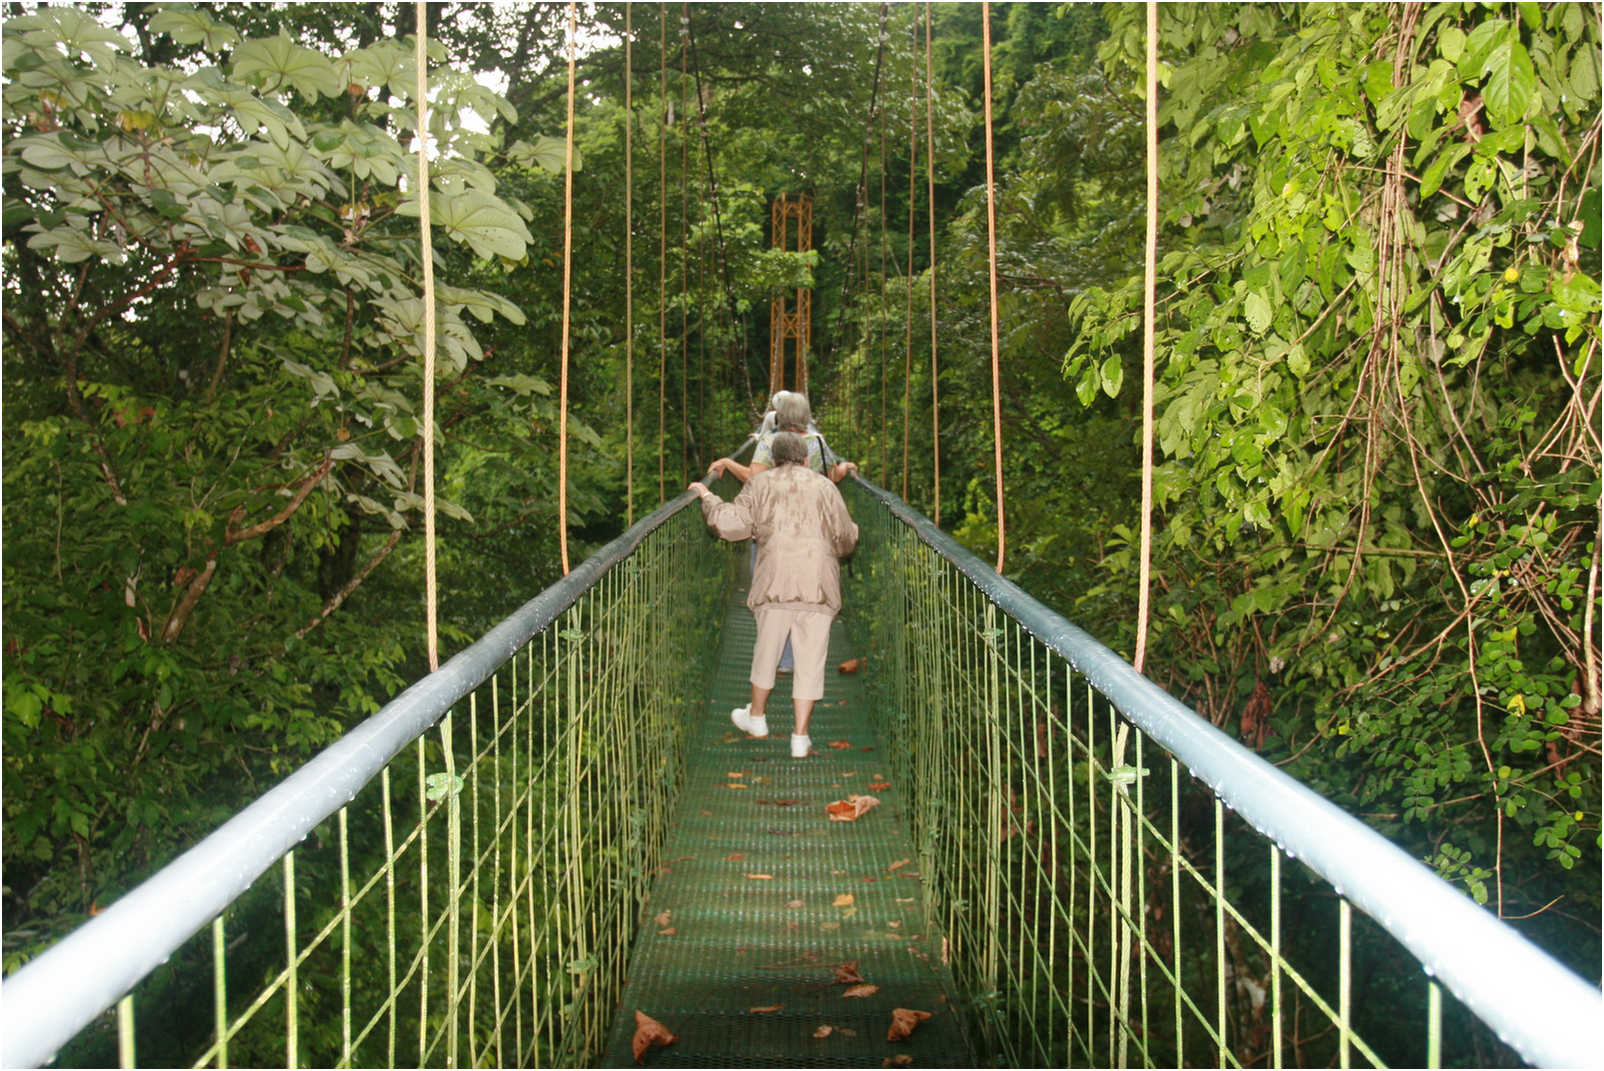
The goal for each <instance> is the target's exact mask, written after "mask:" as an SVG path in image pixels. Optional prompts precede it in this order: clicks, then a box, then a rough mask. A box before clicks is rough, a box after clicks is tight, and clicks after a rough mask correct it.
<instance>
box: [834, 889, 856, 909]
mask: <svg viewBox="0 0 1604 1071" xmlns="http://www.w3.org/2000/svg"><path fill="white" fill-rule="evenodd" d="M850 903H852V894H851V893H849V892H844V893H842V894H841V895H840V896H837V897H836V898H835V902H834V903H832V904H831V905H830V906H831V907H846V906H847V905H848V904H850Z"/></svg>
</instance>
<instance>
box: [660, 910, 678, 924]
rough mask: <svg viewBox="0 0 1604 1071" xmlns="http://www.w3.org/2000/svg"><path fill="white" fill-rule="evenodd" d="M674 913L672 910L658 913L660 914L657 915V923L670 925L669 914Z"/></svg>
mask: <svg viewBox="0 0 1604 1071" xmlns="http://www.w3.org/2000/svg"><path fill="white" fill-rule="evenodd" d="M673 914H674V912H672V911H664V912H661V913H659V914H658V916H657V918H656V920H655V921H656V922H657V924H658V925H659V926H667V925H668V920H669V916H671V915H673Z"/></svg>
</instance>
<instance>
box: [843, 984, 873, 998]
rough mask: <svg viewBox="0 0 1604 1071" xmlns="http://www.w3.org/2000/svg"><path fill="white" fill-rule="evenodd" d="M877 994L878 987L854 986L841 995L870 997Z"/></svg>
mask: <svg viewBox="0 0 1604 1071" xmlns="http://www.w3.org/2000/svg"><path fill="white" fill-rule="evenodd" d="M878 992H880V987H879V986H877V985H855V986H853V987H852V988H851V989H848V990H847V991H846V992H844V993H842V994H841V995H842V996H843V997H872V996H874V995H875V994H876V993H878Z"/></svg>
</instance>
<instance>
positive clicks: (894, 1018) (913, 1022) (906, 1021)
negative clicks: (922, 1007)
mask: <svg viewBox="0 0 1604 1071" xmlns="http://www.w3.org/2000/svg"><path fill="white" fill-rule="evenodd" d="M928 1018H930V1013H929V1012H927V1011H919V1010H918V1009H916V1008H893V1009H891V1029H890V1030H887V1031H886V1040H887V1041H906V1040H907V1038H908V1035H909V1034H912V1033H913V1028H914V1027H916V1026H918V1025H919V1024H920V1023H922V1022H924V1021H925V1020H926V1019H928Z"/></svg>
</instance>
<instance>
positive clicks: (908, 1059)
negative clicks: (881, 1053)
mask: <svg viewBox="0 0 1604 1071" xmlns="http://www.w3.org/2000/svg"><path fill="white" fill-rule="evenodd" d="M880 1066H881V1067H912V1066H913V1057H912V1056H909V1055H908V1054H907V1053H905V1052H899V1053H897V1054H896V1055H895V1056H887V1057H886V1058H885V1059H884V1060H881V1061H880Z"/></svg>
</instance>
